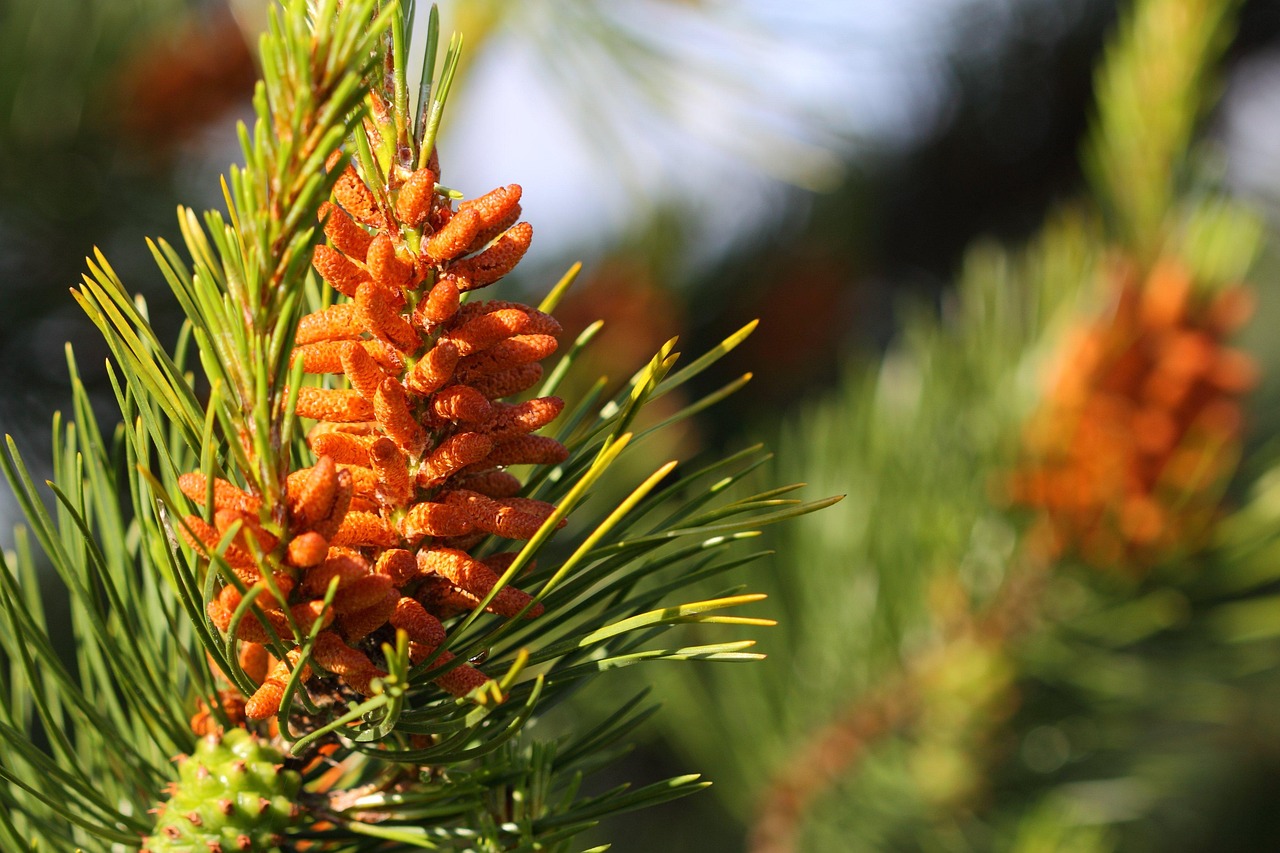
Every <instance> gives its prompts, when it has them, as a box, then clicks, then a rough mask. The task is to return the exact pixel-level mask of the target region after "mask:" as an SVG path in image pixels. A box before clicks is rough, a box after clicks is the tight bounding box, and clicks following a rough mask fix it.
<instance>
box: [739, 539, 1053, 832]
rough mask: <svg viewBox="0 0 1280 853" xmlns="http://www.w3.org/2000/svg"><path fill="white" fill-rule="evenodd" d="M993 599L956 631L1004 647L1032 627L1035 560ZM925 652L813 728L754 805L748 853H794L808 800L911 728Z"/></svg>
mask: <svg viewBox="0 0 1280 853" xmlns="http://www.w3.org/2000/svg"><path fill="white" fill-rule="evenodd" d="M1023 563H1024V564H1023V565H1020V566H1018V567H1017V569H1016V570H1015V571H1014V572H1013V573H1012V574H1011V577H1010V579H1009V580H1008V581H1007V582H1006V583H1005V584H1004V586H1003V587H1002V588H1001V589H1000V591H999V592H998V593H997V594H996V596H995V597H994V598H993V599H992V600H991V601H990V602H989V603H988V605H987V607H986V608H984V610H983V612H982V613H980V614H977V615H976V618H973V619H971V620H966V622H967V624H966V625H965V626H964V628H962V630H967V631H970V632H973V633H974V634H976V635H977V636H978V637H980V638H982V640H983V641H984V642H985V643H989V644H991V645H993V646H1004V645H1007V644H1008V643H1009V641H1010V640H1012V639H1013V638H1014V637H1016V636H1019V635H1021V634H1022V633H1024V632H1025V631H1026V630H1027V629H1028V628H1029V627H1030V625H1031V624H1032V622H1033V621H1034V618H1035V614H1036V611H1037V609H1038V608H1037V604H1038V602H1039V598H1040V592H1041V591H1042V590H1043V588H1044V582H1045V579H1046V572H1045V567H1044V565H1043V563H1042V562H1041V561H1039V560H1024V561H1023ZM932 657H933V655H932V654H929V653H926V654H924V655H922V656H921V658H920V659H918V660H916V661H913V662H909V663H908V664H907V666H906V667H905V668H904V670H903V671H902V673H900V674H899V675H897V676H896V677H895V678H894V680H893V681H891V682H889V683H888V684H886V685H884V686H882V687H881V689H880V690H878V691H875V692H872V693H870V694H863V695H859V696H857V697H856V698H855V699H854V700H853V701H852V702H851V703H850V704H849V705H847V706H846V708H845V710H844V711H843V712H842V713H841V714H839V715H838V716H837V717H836V718H835V719H834V720H832V721H831V722H830V723H828V724H827V725H826V726H823V727H822V728H820V729H819V730H818V731H817V732H815V733H814V735H813V736H812V737H811V738H809V740H808V742H807V743H806V744H804V745H803V746H801V747H800V748H799V749H798V750H796V752H795V753H794V758H793V759H792V760H791V761H789V762H787V764H785V765H784V766H783V767H782V768H781V769H780V770H779V771H778V773H777V774H776V775H775V776H774V778H773V780H772V781H771V782H770V783H769V785H768V787H767V788H766V789H765V792H764V796H763V797H762V799H761V808H760V811H759V818H758V819H757V820H756V822H755V824H754V825H753V826H752V828H751V832H750V833H749V835H748V837H747V850H748V851H750V853H797V851H798V850H799V849H800V848H799V843H800V831H801V828H802V826H803V823H804V819H805V816H806V815H807V814H808V813H809V810H810V808H811V807H812V805H813V803H814V801H815V800H817V799H818V797H819V796H821V795H822V794H823V793H824V792H825V791H826V790H827V789H828V788H830V787H831V786H832V785H834V784H835V783H836V782H837V781H838V780H840V779H842V778H844V777H845V776H847V775H848V774H849V773H850V771H852V770H853V768H854V767H855V766H856V765H857V763H858V762H859V760H861V758H862V756H863V755H864V754H865V753H866V751H867V750H868V749H869V748H871V747H872V746H874V745H875V743H876V742H877V741H879V740H881V739H883V738H886V737H888V736H890V735H892V734H894V733H896V732H898V731H900V730H902V729H904V728H905V727H907V726H908V725H910V724H911V721H912V720H913V719H914V718H915V717H916V715H917V714H918V713H919V711H920V704H919V700H920V691H919V690H918V689H917V687H916V679H917V678H918V677H919V676H920V675H921V674H922V673H926V672H929V671H930V670H931V667H930V666H929V659H930V658H932Z"/></svg>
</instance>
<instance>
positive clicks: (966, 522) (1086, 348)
mask: <svg viewBox="0 0 1280 853" xmlns="http://www.w3.org/2000/svg"><path fill="white" fill-rule="evenodd" d="M1237 6H1238V4H1236V3H1233V2H1230V0H1195V2H1183V0H1134V2H1132V3H1127V4H1124V6H1123V11H1122V14H1121V16H1120V20H1119V23H1118V25H1117V27H1116V30H1115V32H1114V33H1113V35H1112V37H1111V41H1110V44H1109V45H1108V49H1107V50H1106V52H1105V56H1104V59H1103V61H1102V64H1101V66H1100V68H1099V70H1098V72H1097V76H1096V87H1095V91H1096V97H1097V108H1096V118H1095V121H1094V124H1093V126H1092V128H1091V130H1090V134H1089V136H1088V139H1087V140H1086V145H1085V163H1086V166H1087V173H1088V176H1089V178H1090V179H1091V185H1090V187H1089V189H1090V193H1089V198H1088V200H1087V201H1085V202H1081V203H1079V204H1076V205H1074V206H1072V207H1071V208H1069V209H1066V210H1062V211H1059V212H1057V213H1055V214H1054V215H1052V216H1050V217H1049V219H1048V221H1047V222H1046V223H1045V225H1044V226H1043V228H1042V231H1041V233H1040V235H1038V236H1037V237H1036V238H1035V239H1034V240H1032V241H1031V242H1030V243H1029V244H1028V245H1027V246H1025V247H1022V248H1019V249H1016V250H1015V249H1007V248H1003V247H999V246H994V245H991V244H989V243H984V244H980V245H978V246H975V247H974V248H973V249H971V250H970V252H969V253H968V255H967V256H966V258H965V262H964V265H963V268H962V270H961V271H960V274H959V276H958V280H957V282H956V288H955V292H954V294H952V295H951V296H950V298H949V299H948V301H947V302H946V304H945V305H944V311H943V312H942V314H941V316H934V313H933V312H924V311H921V312H917V313H914V314H912V315H910V316H908V317H907V319H906V321H905V322H904V332H903V334H902V336H901V338H900V339H899V340H898V341H896V342H895V343H894V345H893V346H892V347H891V348H890V350H889V351H888V352H887V353H886V355H885V356H884V358H883V361H882V362H881V363H879V364H875V365H871V366H866V365H854V366H851V367H850V369H849V370H848V372H847V374H846V375H845V377H844V379H843V381H842V383H841V387H840V388H839V389H838V390H837V391H836V392H835V393H833V394H831V395H830V396H829V397H828V398H827V399H824V400H822V401H821V402H820V403H818V404H816V405H812V406H809V407H807V408H806V409H805V410H803V411H802V412H800V413H799V416H798V417H796V418H795V419H794V421H793V422H791V423H790V424H789V425H788V430H787V432H786V433H785V434H784V435H783V438H782V447H783V450H784V452H783V454H782V457H783V459H784V460H785V461H784V462H782V463H781V465H780V468H781V469H782V470H784V471H786V472H787V473H788V474H790V475H793V476H796V477H797V478H803V479H805V480H807V481H809V482H811V483H813V484H815V485H817V486H818V487H822V486H824V485H829V484H831V483H833V482H843V483H845V484H847V487H848V488H849V490H850V494H849V496H848V498H847V499H846V500H845V501H844V502H843V503H842V504H841V505H840V507H838V508H835V509H833V510H832V511H831V513H829V514H826V515H824V516H822V517H821V523H817V524H815V523H813V522H814V521H817V519H807V520H804V521H802V522H800V523H799V524H797V525H795V526H794V527H791V528H786V529H779V530H778V531H776V533H774V534H771V538H772V539H773V541H774V542H775V543H776V544H777V546H778V547H779V549H780V551H781V552H783V553H786V554H787V555H788V557H787V559H788V560H792V559H795V557H796V556H797V555H801V556H802V560H801V561H802V562H808V561H809V560H812V559H816V558H817V557H818V555H822V558H823V559H824V560H825V561H826V564H827V565H830V566H833V567H838V568H837V569H836V571H833V572H828V573H823V574H817V573H789V572H780V571H771V570H770V569H769V568H765V570H764V571H762V572H761V573H760V575H758V576H757V577H756V578H755V580H756V582H757V583H759V584H761V585H762V588H763V589H766V590H767V591H768V592H769V593H770V595H771V600H773V601H775V602H778V604H779V606H780V607H782V608H784V611H785V612H786V613H787V614H788V617H787V618H786V619H785V620H783V621H782V625H781V628H780V629H779V631H778V632H776V633H775V634H773V635H772V636H771V648H770V651H771V660H770V662H769V663H768V664H766V665H763V666H761V667H755V668H738V669H735V670H726V669H723V668H721V669H718V670H714V671H713V670H705V671H702V672H698V673H691V672H688V671H671V672H669V673H666V675H667V676H669V677H670V678H671V679H672V681H674V682H675V684H677V685H678V689H677V690H673V691H672V696H673V697H675V699H674V701H673V702H672V703H671V704H670V705H669V706H668V708H667V709H666V710H667V711H668V713H667V714H666V715H664V717H663V719H664V720H665V721H666V722H667V723H668V724H669V725H670V728H669V731H670V733H671V738H672V740H673V741H674V742H676V743H677V744H679V745H680V747H681V748H682V749H683V750H684V751H685V752H687V753H689V754H692V755H696V756H697V757H698V759H699V760H700V761H701V762H702V763H703V765H704V766H712V767H718V768H719V770H718V772H717V773H716V777H717V778H718V779H722V780H725V784H723V785H718V786H717V790H718V791H720V792H721V793H723V794H724V795H725V797H724V800H725V803H726V805H727V806H728V807H729V808H730V809H732V810H733V811H734V813H735V815H736V817H737V818H738V819H739V821H740V823H741V827H740V831H741V834H742V835H743V836H744V837H745V838H746V845H747V849H749V850H751V851H752V853H792V851H800V850H850V851H860V850H869V851H870V850H917V849H924V850H1016V851H1038V850H1075V851H1106V850H1147V849H1151V850H1173V849H1176V850H1216V849H1221V848H1222V847H1224V846H1227V847H1232V848H1233V849H1261V848H1257V847H1254V846H1251V841H1252V839H1249V838H1248V836H1247V834H1246V832H1241V833H1240V835H1236V836H1233V835H1232V833H1233V832H1235V831H1236V828H1235V826H1234V825H1233V824H1234V821H1231V820H1223V819H1222V818H1221V814H1222V813H1223V812H1227V813H1232V812H1231V811H1230V810H1231V809H1233V808H1234V807H1235V806H1236V803H1234V802H1232V803H1226V802H1224V801H1226V800H1229V799H1230V798H1232V797H1233V796H1235V795H1236V789H1235V788H1234V787H1233V786H1236V785H1239V786H1241V787H1244V786H1245V785H1247V784H1248V780H1246V779H1245V778H1243V777H1244V776H1245V775H1246V774H1243V773H1240V772H1239V768H1240V767H1241V766H1244V765H1247V764H1249V763H1250V762H1253V761H1255V760H1256V753H1257V752H1258V751H1259V750H1260V749H1262V748H1263V747H1262V746H1261V744H1264V743H1266V744H1273V743H1274V737H1273V735H1272V734H1271V733H1269V732H1268V733H1265V734H1264V733H1262V732H1261V731H1260V730H1259V727H1258V726H1257V721H1258V720H1261V719H1270V718H1272V717H1273V715H1274V713H1273V712H1274V695H1275V694H1274V685H1275V684H1276V683H1277V679H1280V669H1277V667H1276V661H1277V660H1280V658H1278V657H1277V647H1276V638H1277V636H1280V628H1278V627H1277V626H1280V606H1278V605H1277V598H1276V595H1275V590H1276V587H1275V584H1276V581H1277V578H1278V577H1280V573H1278V571H1277V569H1276V565H1277V563H1276V553H1277V552H1276V550H1275V548H1276V541H1277V538H1276V537H1277V531H1280V526H1277V520H1278V515H1277V511H1276V506H1277V504H1275V503H1273V501H1275V499H1276V494H1277V493H1276V488H1277V486H1276V484H1277V482H1278V480H1277V475H1276V467H1275V466H1276V461H1275V456H1274V449H1273V448H1266V447H1263V446H1262V444H1261V443H1260V442H1255V443H1254V445H1253V448H1252V449H1253V454H1254V455H1253V456H1252V457H1250V458H1247V459H1246V460H1245V463H1242V461H1241V456H1242V453H1243V452H1244V451H1243V448H1246V447H1248V446H1249V445H1248V444H1247V442H1246V439H1245V436H1246V434H1247V433H1246V430H1247V429H1248V428H1249V426H1250V422H1249V421H1250V418H1249V417H1247V415H1246V413H1247V412H1248V409H1247V407H1246V394H1247V392H1248V391H1249V390H1250V389H1251V388H1252V387H1254V385H1255V383H1257V382H1258V381H1259V380H1260V379H1261V378H1263V377H1265V371H1264V370H1262V369H1260V368H1259V366H1258V365H1257V364H1256V363H1255V362H1254V360H1253V359H1252V358H1251V357H1250V356H1249V355H1246V354H1245V352H1244V351H1243V348H1242V347H1240V346H1239V344H1238V343H1237V342H1236V340H1235V338H1236V335H1237V333H1238V331H1239V330H1240V329H1241V328H1242V326H1243V325H1244V324H1245V322H1246V321H1247V320H1248V319H1249V317H1250V316H1251V313H1252V311H1253V306H1254V302H1255V293H1256V292H1258V291H1260V290H1261V289H1260V288H1259V289H1258V291H1255V288H1254V285H1253V284H1252V283H1251V282H1250V281H1249V279H1250V276H1251V273H1252V270H1253V268H1254V265H1255V263H1256V262H1257V260H1258V258H1259V254H1260V249H1261V247H1262V237H1263V234H1264V232H1263V227H1262V225H1261V224H1260V222H1259V220H1258V218H1257V216H1256V214H1254V213H1253V212H1252V211H1250V210H1249V209H1248V208H1246V207H1245V206H1244V205H1242V204H1241V203H1239V202H1238V201H1236V200H1234V199H1231V198H1229V197H1228V196H1227V195H1226V194H1225V193H1224V192H1223V191H1222V189H1221V188H1220V187H1215V186H1214V185H1213V183H1212V170H1211V169H1206V168H1204V167H1203V165H1202V164H1203V160H1202V159H1201V158H1198V157H1197V156H1196V153H1197V147H1196V145H1195V144H1194V143H1195V140H1196V136H1195V131H1196V126H1197V120H1198V119H1199V118H1201V117H1202V116H1203V115H1204V113H1205V111H1206V109H1207V108H1208V107H1209V106H1210V105H1211V104H1212V102H1213V98H1212V96H1213V94H1214V92H1215V87H1214V84H1213V79H1214V73H1215V67H1216V63H1217V62H1218V61H1219V60H1220V59H1221V57H1222V54H1223V51H1224V49H1225V46H1226V44H1227V43H1228V41H1229V38H1230V36H1231V33H1232V20H1233V15H1234V12H1235V11H1236V9H1237ZM1249 414H1250V415H1251V416H1252V418H1253V420H1254V422H1255V425H1256V423H1257V421H1262V420H1263V419H1265V418H1268V415H1267V413H1266V412H1263V411H1253V412H1249ZM1265 422H1266V423H1267V425H1268V426H1269V427H1270V429H1271V430H1274V429H1275V426H1276V425H1275V421H1274V418H1273V417H1271V418H1269V419H1268V420H1267V421H1265ZM800 447H804V448H806V449H807V450H808V451H809V455H808V457H807V460H804V461H801V462H800V464H799V465H797V463H796V460H797V457H796V456H793V455H792V454H791V451H794V450H795V449H797V448H800ZM778 660H789V661H803V662H804V663H803V665H802V666H800V665H797V666H794V667H786V666H773V665H772V664H773V663H774V662H775V661H778ZM718 703H720V707H721V708H722V710H723V711H727V710H728V709H729V708H730V707H732V709H733V712H734V714H733V716H732V721H731V722H730V723H729V724H728V725H724V724H722V722H721V721H722V719H724V716H723V715H722V714H707V713H706V708H707V707H708V705H716V704H718ZM748 744H749V745H750V748H748V747H747V745H748ZM1233 749H1234V750H1237V751H1235V752H1233ZM1210 768H1212V769H1211V770H1210ZM1215 774H1216V775H1215ZM1209 779H1212V780H1213V781H1208V780H1209ZM1261 796H1265V797H1269V796H1270V794H1269V790H1268V792H1264V793H1263V794H1261ZM1215 812H1217V814H1215ZM1228 839H1230V840H1228ZM1263 846H1267V845H1266V842H1264V843H1263Z"/></svg>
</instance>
